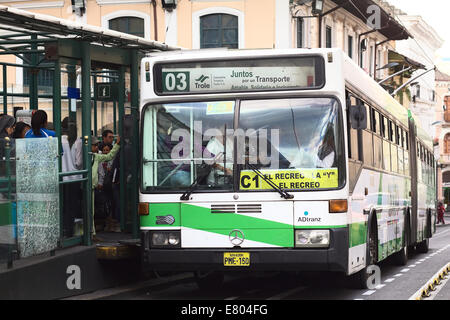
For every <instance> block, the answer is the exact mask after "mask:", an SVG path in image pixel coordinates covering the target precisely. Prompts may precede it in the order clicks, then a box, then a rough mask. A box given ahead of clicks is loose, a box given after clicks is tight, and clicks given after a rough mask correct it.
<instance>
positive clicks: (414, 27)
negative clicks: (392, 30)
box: [396, 12, 444, 137]
mask: <svg viewBox="0 0 450 320" xmlns="http://www.w3.org/2000/svg"><path fill="white" fill-rule="evenodd" d="M397 17H398V19H399V20H400V21H401V23H402V24H403V25H404V26H405V27H406V28H407V29H408V31H409V32H410V33H411V34H412V36H413V37H414V38H410V39H407V40H402V41H397V43H396V50H397V52H399V53H401V54H403V55H405V56H407V57H408V58H411V59H413V60H414V61H417V62H419V63H420V64H422V65H423V66H424V67H423V69H419V70H417V71H415V72H413V73H412V75H411V79H414V78H415V77H417V76H420V75H421V74H423V73H424V72H426V71H428V70H430V72H427V73H426V74H424V75H423V76H420V77H419V78H417V80H415V81H413V82H412V85H411V86H410V99H409V100H410V102H409V109H410V110H411V111H412V112H414V113H415V114H416V115H417V116H418V117H419V118H420V121H421V125H422V127H423V128H424V129H425V130H426V131H427V132H430V133H431V134H432V136H433V137H435V135H436V126H435V125H434V124H433V123H434V122H435V117H436V116H435V109H436V104H437V102H438V99H437V96H436V82H435V78H436V73H435V71H434V70H433V69H434V66H435V62H436V61H435V60H436V52H437V50H438V49H440V48H441V47H442V45H443V43H444V41H443V39H442V38H441V37H440V36H439V35H438V34H437V32H436V31H435V30H434V29H433V28H432V27H431V26H430V25H428V24H427V23H426V21H424V20H423V19H422V17H420V16H409V15H406V14H404V13H403V12H400V13H399V14H398V15H397Z"/></svg>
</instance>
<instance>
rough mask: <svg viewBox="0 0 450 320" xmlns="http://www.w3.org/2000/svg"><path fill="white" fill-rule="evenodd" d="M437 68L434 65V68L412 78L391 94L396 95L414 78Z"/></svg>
mask: <svg viewBox="0 0 450 320" xmlns="http://www.w3.org/2000/svg"><path fill="white" fill-rule="evenodd" d="M434 70H436V67H434V68H433V69H430V70H427V71H425V72H424V73H421V74H420V75H418V76H417V77H414V78H412V79H411V80H409V81H408V82H406V83H404V84H403V85H401V86H400V87H398V88H397V89H396V90H395V91H394V92H393V93H392V94H391V96H393V97H394V96H395V95H396V94H397V93H398V92H399V91H400V90H402V89H403V88H404V87H406V86H407V85H409V84H410V83H412V82H413V81H414V80H416V79H418V78H420V77H422V76H424V75H425V74H427V73H428V72H431V71H434Z"/></svg>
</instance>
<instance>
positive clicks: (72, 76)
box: [67, 65, 77, 123]
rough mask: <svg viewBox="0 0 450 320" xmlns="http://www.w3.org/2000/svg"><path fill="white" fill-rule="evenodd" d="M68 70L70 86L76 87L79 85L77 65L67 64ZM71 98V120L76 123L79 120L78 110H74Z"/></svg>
mask: <svg viewBox="0 0 450 320" xmlns="http://www.w3.org/2000/svg"><path fill="white" fill-rule="evenodd" d="M67 72H68V75H67V77H68V84H69V87H71V88H75V87H76V86H77V72H76V67H75V66H73V65H68V66H67ZM70 100H71V99H69V119H70V120H71V122H74V123H76V121H77V111H76V110H75V111H72V105H71V103H72V102H71V101H70ZM75 104H76V102H75Z"/></svg>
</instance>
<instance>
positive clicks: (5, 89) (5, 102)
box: [3, 65, 8, 114]
mask: <svg viewBox="0 0 450 320" xmlns="http://www.w3.org/2000/svg"><path fill="white" fill-rule="evenodd" d="M7 81H8V77H7V67H6V65H3V113H4V114H7V113H8V83H7Z"/></svg>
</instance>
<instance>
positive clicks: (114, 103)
mask: <svg viewBox="0 0 450 320" xmlns="http://www.w3.org/2000/svg"><path fill="white" fill-rule="evenodd" d="M116 122H117V105H116V100H114V101H113V126H114V133H117V124H116Z"/></svg>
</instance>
